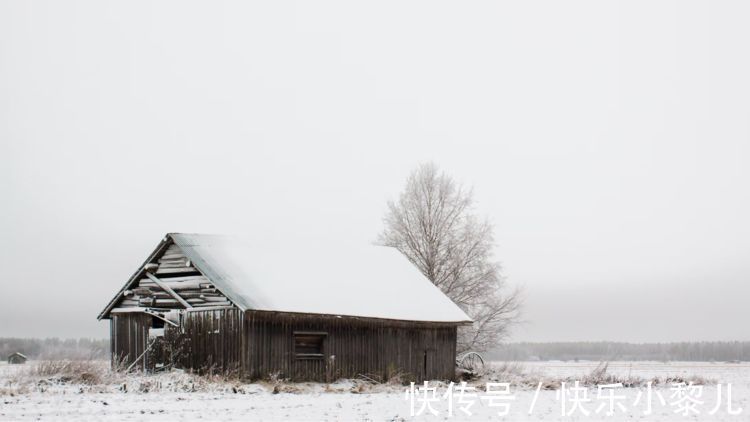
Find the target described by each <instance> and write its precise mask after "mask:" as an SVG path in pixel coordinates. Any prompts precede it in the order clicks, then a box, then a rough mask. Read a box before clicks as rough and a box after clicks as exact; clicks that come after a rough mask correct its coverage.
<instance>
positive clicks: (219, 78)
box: [0, 0, 750, 341]
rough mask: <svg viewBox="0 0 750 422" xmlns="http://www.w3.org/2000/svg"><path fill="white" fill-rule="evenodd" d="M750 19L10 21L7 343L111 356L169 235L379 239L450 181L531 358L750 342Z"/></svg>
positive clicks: (331, 7)
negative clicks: (142, 270)
mask: <svg viewBox="0 0 750 422" xmlns="http://www.w3.org/2000/svg"><path fill="white" fill-rule="evenodd" d="M749 20H750V5H749V4H748V3H746V2H688V1H670V2H664V1H644V2H638V1H626V2H622V3H617V2H607V1H601V0H597V1H591V2H559V1H552V2H537V1H534V2H531V1H518V2H500V1H490V2H482V1H471V2H442V1H434V0H433V1H424V2H421V1H406V2H405V1H376V2H366V3H365V2H352V1H341V2H324V1H315V2H311V1H300V2H287V1H265V2H246V1H239V2H221V1H210V2H208V1H207V2H201V3H194V2H186V1H176V2H166V1H159V2H152V1H142V2H141V1H130V2H109V1H100V0H97V1H86V2H59V1H49V2H43V1H34V2H29V1H3V2H1V3H0V172H1V173H0V176H1V177H0V201H1V202H0V205H1V206H0V269H1V270H2V276H1V277H0V337H8V336H60V337H79V336H95V337H105V336H107V335H108V324H107V323H106V322H97V321H96V315H97V314H98V312H99V311H100V310H101V309H102V308H103V307H104V306H105V305H106V303H107V302H108V301H109V299H110V298H111V297H112V296H113V295H114V293H115V292H116V291H117V290H118V289H119V288H120V287H121V285H122V284H123V283H124V282H125V281H126V280H127V278H128V277H129V276H130V275H131V274H132V272H133V271H135V270H136V269H137V267H138V265H139V264H140V263H141V262H142V261H143V259H144V258H145V257H146V256H147V255H148V253H149V252H150V251H151V249H152V248H153V247H154V246H155V245H156V244H157V243H158V242H159V240H160V239H161V237H162V236H163V235H164V233H166V232H170V231H185V232H207V233H227V234H239V235H242V236H246V237H250V238H252V239H256V240H258V241H268V242H309V243H310V244H315V245H317V247H319V248H326V247H333V245H336V244H339V243H341V242H371V241H373V240H374V239H375V238H376V237H377V234H378V233H379V232H380V230H381V229H382V221H381V218H382V215H383V213H384V211H385V208H386V201H387V200H388V199H391V198H395V197H396V196H397V195H398V193H399V191H400V190H401V188H402V186H403V183H404V181H405V178H406V177H407V175H408V174H409V172H410V171H411V170H412V169H413V168H414V167H415V166H417V165H418V164H419V163H421V162H425V161H434V162H435V163H436V164H438V165H439V166H441V167H442V168H443V169H444V170H446V171H447V172H449V173H450V174H452V175H453V176H455V177H456V178H457V179H458V180H460V181H462V182H464V183H466V184H467V185H471V186H473V187H474V190H475V193H476V200H477V202H476V209H477V212H479V213H481V214H485V215H487V216H488V217H489V218H490V219H491V220H492V221H493V222H494V224H495V226H496V236H497V241H498V247H497V258H498V260H500V261H501V262H502V264H503V267H504V274H505V276H506V277H507V278H508V281H509V283H511V284H512V285H519V286H523V288H524V289H525V292H526V307H525V311H524V313H525V315H524V317H525V319H526V320H527V322H526V323H525V324H524V325H522V326H519V327H518V328H517V329H516V330H515V331H514V333H513V337H512V339H513V340H535V341H557V340H621V341H674V340H735V339H737V340H750V337H748V336H750V333H749V332H748V329H747V322H748V321H750V310H749V309H750V308H749V307H748V306H747V303H748V297H750V221H749V217H750V189H748V187H749V186H748V185H749V182H750V166H749V164H750V78H749V77H748V75H750V46H748V44H749V41H750V25H748V24H747V23H748V21H749ZM341 259H342V260H345V259H346V256H341Z"/></svg>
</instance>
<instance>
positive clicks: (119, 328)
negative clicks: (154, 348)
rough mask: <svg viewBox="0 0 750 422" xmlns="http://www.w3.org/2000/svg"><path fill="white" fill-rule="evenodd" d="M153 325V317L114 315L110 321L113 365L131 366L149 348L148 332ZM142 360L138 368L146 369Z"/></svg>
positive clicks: (134, 314) (139, 314)
mask: <svg viewBox="0 0 750 422" xmlns="http://www.w3.org/2000/svg"><path fill="white" fill-rule="evenodd" d="M151 324H152V317H151V315H146V314H143V313H125V314H113V315H112V319H111V321H110V350H111V351H112V365H113V367H115V366H117V365H124V366H125V367H128V366H130V364H132V363H133V362H134V361H135V360H136V359H138V357H139V356H141V355H142V354H143V352H144V351H145V350H146V347H148V330H149V328H150V327H151ZM145 365H146V363H145V360H144V359H141V360H140V361H139V362H138V365H136V368H139V369H144V368H145V367H146V366H145Z"/></svg>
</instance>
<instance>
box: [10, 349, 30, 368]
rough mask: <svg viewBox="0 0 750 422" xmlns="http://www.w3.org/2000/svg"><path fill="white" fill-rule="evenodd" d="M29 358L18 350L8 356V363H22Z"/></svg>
mask: <svg viewBox="0 0 750 422" xmlns="http://www.w3.org/2000/svg"><path fill="white" fill-rule="evenodd" d="M28 359H29V358H27V357H26V356H25V355H24V354H22V353H18V352H16V353H13V354H11V355H10V356H8V364H10V365H20V364H24V363H26V361H27V360H28Z"/></svg>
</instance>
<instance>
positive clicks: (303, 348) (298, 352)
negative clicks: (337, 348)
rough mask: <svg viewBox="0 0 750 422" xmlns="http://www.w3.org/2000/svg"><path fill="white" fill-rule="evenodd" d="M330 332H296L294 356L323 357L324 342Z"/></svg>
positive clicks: (301, 357)
mask: <svg viewBox="0 0 750 422" xmlns="http://www.w3.org/2000/svg"><path fill="white" fill-rule="evenodd" d="M327 335H328V333H322V332H307V331H295V332H294V356H295V357H296V358H297V359H323V343H324V341H325V338H326V336H327Z"/></svg>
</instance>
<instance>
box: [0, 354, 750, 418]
mask: <svg viewBox="0 0 750 422" xmlns="http://www.w3.org/2000/svg"><path fill="white" fill-rule="evenodd" d="M32 364H33V363H32ZM521 365H523V370H524V371H528V372H533V373H536V374H541V375H543V376H544V377H549V378H551V379H552V378H559V377H568V376H572V377H578V376H583V375H586V374H588V373H590V372H591V370H592V369H593V368H595V367H596V363H593V362H582V363H570V362H537V363H522V364H521ZM24 367H28V365H14V366H12V367H11V366H9V365H0V420H12V421H15V420H53V421H54V420H61V421H74V420H75V421H129V420H132V421H141V420H155V421H181V422H187V421H198V420H200V421H205V420H229V421H262V420H267V421H278V420H299V421H312V420H314V421H329V420H330V421H339V420H340V421H358V420H373V421H393V420H412V419H415V420H425V421H438V420H441V421H443V420H462V421H463V420H467V421H473V420H476V421H487V420H507V421H587V420H592V421H598V420H607V421H669V422H676V421H704V420H705V421H749V420H750V364H747V363H743V364H724V363H695V362H691V363H655V362H632V363H631V362H613V363H611V364H610V371H609V372H610V373H613V374H618V375H637V376H642V377H644V378H651V377H654V376H658V377H666V376H675V375H677V376H683V377H685V376H690V375H698V376H702V377H705V378H711V379H714V380H715V381H716V382H718V383H721V384H722V385H723V388H722V390H723V391H722V392H723V393H724V394H723V396H724V397H723V402H722V406H721V407H720V410H719V411H717V413H716V414H715V415H708V414H707V412H709V411H710V410H712V408H713V407H715V406H714V405H715V402H716V395H717V389H718V387H717V386H716V385H708V386H704V387H703V391H702V395H701V397H700V398H697V400H701V401H703V402H704V403H703V404H701V405H699V406H696V408H697V409H698V410H699V411H700V414H697V415H696V414H691V415H688V416H683V415H682V414H681V413H676V412H675V410H677V407H676V406H672V405H670V402H674V401H676V400H677V399H675V398H671V397H670V396H671V395H672V394H673V391H672V390H670V387H658V388H655V389H654V390H653V393H654V394H655V393H660V394H661V395H662V396H663V397H664V399H665V401H666V404H665V405H661V404H660V403H659V400H658V399H657V398H656V396H654V398H653V414H651V415H644V414H643V411H644V410H645V396H646V393H647V389H645V388H626V389H620V390H617V392H616V395H621V396H623V397H624V399H623V400H617V401H616V402H617V403H621V404H623V406H625V407H626V411H624V412H623V411H621V410H620V409H619V408H616V413H615V414H614V415H612V416H607V415H605V413H604V412H606V408H605V409H602V411H601V412H600V413H598V414H597V413H595V411H596V408H597V407H598V406H599V405H600V404H601V403H602V402H605V403H608V401H606V400H605V401H601V400H597V399H596V389H589V390H587V392H588V394H589V397H590V398H591V399H592V401H591V402H585V403H583V404H584V408H585V409H587V410H588V411H589V412H590V414H589V416H585V415H583V414H582V413H581V412H580V411H576V412H575V413H573V414H571V415H570V416H566V417H563V416H561V401H560V399H559V396H557V394H559V392H556V391H541V392H540V393H539V395H538V397H537V398H536V401H534V397H535V390H534V389H526V390H519V389H512V390H511V394H512V395H514V397H515V400H513V401H511V402H510V403H511V408H510V414H509V415H508V416H506V417H500V416H497V412H498V410H499V409H498V408H496V407H491V406H489V403H488V402H487V401H485V400H478V401H474V404H473V405H472V406H471V407H470V409H469V410H470V411H471V413H472V415H471V416H467V415H465V414H464V413H462V412H460V411H459V410H458V404H457V398H454V412H455V414H454V415H453V416H452V417H449V416H448V414H447V405H448V400H443V399H440V400H439V401H437V402H435V403H431V404H432V407H433V408H435V410H437V411H439V412H440V413H439V415H438V416H433V415H431V414H429V413H427V412H425V413H427V415H425V414H422V415H419V416H416V417H414V418H412V417H411V416H410V401H409V400H407V399H406V394H405V391H406V387H401V386H376V387H369V388H363V391H362V392H358V393H355V392H352V390H354V391H358V390H359V389H361V388H362V387H358V386H359V385H360V384H357V383H354V382H350V381H346V382H343V381H342V382H338V383H334V384H331V385H324V384H283V385H282V388H281V391H282V392H280V393H278V394H274V393H273V385H271V384H269V383H257V384H241V385H236V386H233V387H234V389H232V386H229V387H228V385H227V384H222V385H217V387H216V388H206V387H205V386H203V387H201V388H199V389H198V390H199V391H197V392H187V391H186V388H185V385H186V384H185V383H186V382H187V381H186V380H189V379H190V378H189V377H188V376H187V375H184V377H182V378H181V376H180V375H175V374H166V375H159V376H155V377H154V376H151V377H144V376H130V377H128V379H127V380H126V381H125V382H126V383H128V384H129V385H130V387H129V388H128V389H127V392H124V391H121V389H122V386H121V385H119V384H113V385H104V386H82V385H68V384H66V385H52V386H50V385H45V384H43V385H42V386H39V385H37V384H34V385H33V386H32V387H31V388H28V390H27V391H20V392H18V393H13V389H14V384H13V382H14V380H15V381H16V382H17V381H18V377H16V375H18V374H19V373H20V371H23V370H24V369H22V368H24ZM9 382H10V384H9ZM727 383H731V384H732V394H733V397H732V405H733V407H734V408H743V411H742V413H741V414H739V415H730V414H728V413H727V411H726V404H725V402H726V384H727ZM140 384H143V385H147V386H149V388H148V392H144V391H146V390H147V389H143V388H139V387H136V386H137V385H140ZM433 385H434V384H433ZM139 390H140V391H139ZM187 390H189V389H187ZM235 391H236V392H235ZM284 391H296V392H284ZM438 392H439V393H440V394H442V393H444V392H445V386H444V385H442V386H440V387H438ZM456 394H457V393H456ZM639 394H641V400H640V404H639V405H636V406H634V405H633V403H634V401H635V399H636V397H637V396H638V395H639ZM532 402H534V410H533V411H532V414H531V415H529V414H528V410H529V407H530V406H531V404H532ZM415 404H416V408H417V410H418V409H419V407H420V406H421V403H420V402H419V400H418V399H417V400H416V402H415ZM567 404H568V409H570V407H571V406H572V402H570V401H569V402H567Z"/></svg>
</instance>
